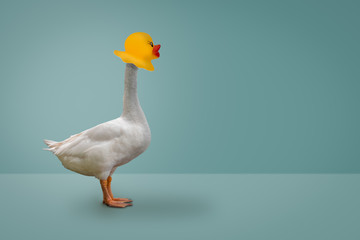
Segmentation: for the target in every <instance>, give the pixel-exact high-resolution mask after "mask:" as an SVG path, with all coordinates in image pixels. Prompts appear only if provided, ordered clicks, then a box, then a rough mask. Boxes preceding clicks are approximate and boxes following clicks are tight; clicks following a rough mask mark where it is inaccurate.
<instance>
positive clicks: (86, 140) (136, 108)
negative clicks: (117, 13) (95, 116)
mask: <svg viewBox="0 0 360 240" xmlns="http://www.w3.org/2000/svg"><path fill="white" fill-rule="evenodd" d="M159 49H160V45H156V46H154V45H153V41H152V39H151V37H150V35H149V34H146V33H141V32H138V33H133V34H131V35H130V36H129V37H128V38H127V39H126V41H125V52H120V51H115V52H114V53H115V55H117V56H119V57H120V58H121V59H122V60H123V61H124V62H126V63H127V64H126V69H125V91H124V103H123V113H122V115H121V116H120V117H119V118H117V119H114V120H111V121H108V122H105V123H102V124H99V125H97V126H95V127H93V128H90V129H88V130H85V131H83V132H81V133H78V134H75V135H72V136H71V137H69V138H68V139H66V140H64V141H62V142H55V141H51V140H44V142H45V144H46V145H48V147H49V148H47V149H46V150H49V151H51V152H53V153H54V154H55V155H56V156H57V157H58V158H59V159H60V161H61V162H62V164H63V166H64V167H65V168H67V169H69V170H71V171H74V172H77V173H80V174H83V175H86V176H94V177H96V178H98V179H99V180H100V185H101V189H102V191H103V203H104V204H106V205H108V206H111V207H120V208H122V207H127V206H131V205H132V204H131V203H130V202H131V201H132V200H130V199H128V198H114V197H113V194H112V191H111V175H112V174H113V173H114V171H115V170H116V168H117V167H119V166H121V165H124V164H126V163H128V162H129V161H131V160H132V159H134V158H136V157H137V156H139V155H140V154H141V153H143V152H144V151H145V150H146V149H147V147H148V146H149V144H150V140H151V133H150V128H149V125H148V123H147V120H146V117H145V114H144V112H143V110H142V109H141V106H140V103H139V99H138V96H137V71H138V67H139V68H144V69H147V70H150V71H153V70H154V67H153V65H152V64H151V60H152V59H156V58H158V57H159V56H160V54H159V52H158V51H159Z"/></svg>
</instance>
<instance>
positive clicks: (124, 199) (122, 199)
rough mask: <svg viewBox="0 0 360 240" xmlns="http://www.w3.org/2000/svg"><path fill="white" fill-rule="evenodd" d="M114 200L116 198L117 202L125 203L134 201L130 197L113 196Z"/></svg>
mask: <svg viewBox="0 0 360 240" xmlns="http://www.w3.org/2000/svg"><path fill="white" fill-rule="evenodd" d="M112 200H114V201H116V202H124V203H129V202H132V200H131V199H129V198H113V199H112Z"/></svg>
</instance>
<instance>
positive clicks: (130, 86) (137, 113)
mask: <svg viewBox="0 0 360 240" xmlns="http://www.w3.org/2000/svg"><path fill="white" fill-rule="evenodd" d="M137 71H138V68H137V67H136V66H135V65H134V64H131V63H127V64H126V68H125V89H124V106H123V114H122V115H123V117H125V118H127V119H131V120H134V121H144V120H145V121H146V119H145V115H144V112H143V111H142V109H141V106H140V103H139V98H138V95H137Z"/></svg>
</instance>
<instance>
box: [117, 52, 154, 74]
mask: <svg viewBox="0 0 360 240" xmlns="http://www.w3.org/2000/svg"><path fill="white" fill-rule="evenodd" d="M114 54H115V55H116V56H118V57H119V58H121V59H122V60H123V61H124V62H125V63H133V64H135V65H136V66H137V67H138V68H143V69H146V70H148V71H154V66H153V65H152V63H151V61H150V60H149V61H146V60H144V59H140V58H137V57H135V56H133V55H131V54H129V53H126V52H121V51H118V50H115V51H114Z"/></svg>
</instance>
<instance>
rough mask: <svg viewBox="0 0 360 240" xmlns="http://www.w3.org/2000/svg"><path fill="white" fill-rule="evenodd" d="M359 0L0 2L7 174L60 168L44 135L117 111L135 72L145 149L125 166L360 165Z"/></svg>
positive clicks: (1, 124) (65, 132)
mask: <svg viewBox="0 0 360 240" xmlns="http://www.w3.org/2000/svg"><path fill="white" fill-rule="evenodd" d="M359 7H360V4H359V3H358V2H356V1H189V2H186V1H6V2H5V1H1V2H0V34H1V37H0V41H1V44H0V52H1V54H0V64H1V71H0V100H1V102H0V106H1V119H0V132H1V136H0V138H1V139H0V141H1V142H0V143H1V144H0V151H1V160H0V172H1V173H15V172H16V173H62V172H68V171H67V170H65V169H64V168H63V167H62V166H61V164H60V162H59V161H58V160H57V158H56V157H55V156H53V155H52V154H50V153H49V152H45V151H42V148H43V147H45V145H44V144H43V142H42V139H44V138H47V139H52V140H58V141H59V140H63V139H65V138H67V137H69V136H70V135H72V134H74V133H78V132H80V131H82V130H85V129H87V128H89V127H92V126H94V125H96V124H99V123H101V122H104V121H107V120H111V119H113V118H116V117H118V116H119V115H120V114H121V111H122V93H123V75H124V68H125V64H124V63H123V62H122V61H121V60H120V59H119V58H117V57H116V56H115V55H114V54H113V51H114V50H115V49H117V50H122V49H123V44H124V41H125V39H126V37H127V36H128V35H129V34H131V33H133V32H137V31H143V32H147V33H149V34H150V35H151V36H152V37H153V39H154V42H155V43H160V44H161V45H162V49H161V50H160V53H161V57H160V58H159V59H158V60H156V61H153V63H154V65H155V71H154V72H148V71H145V70H141V71H139V76H138V80H139V84H138V85H139V98H140V101H141V104H142V107H143V109H144V111H145V113H146V115H147V117H148V121H149V124H150V126H151V129H152V143H151V145H150V148H149V149H148V150H147V151H146V152H145V153H144V154H143V155H141V156H140V157H139V158H138V159H136V160H134V161H132V162H131V163H129V164H127V165H125V166H123V167H121V168H119V169H118V170H117V172H118V173H121V172H128V173H165V172H166V173H193V172H197V173H330V172H331V173H359V172H360V162H359V157H360V147H359V141H360V139H359V136H360V127H359V122H360V114H359V100H360V97H359V95H360V94H359V90H360V82H359V77H360V68H359V63H360V61H359V53H360V51H359V50H360V47H359V42H360V33H359V23H360V14H359Z"/></svg>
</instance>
